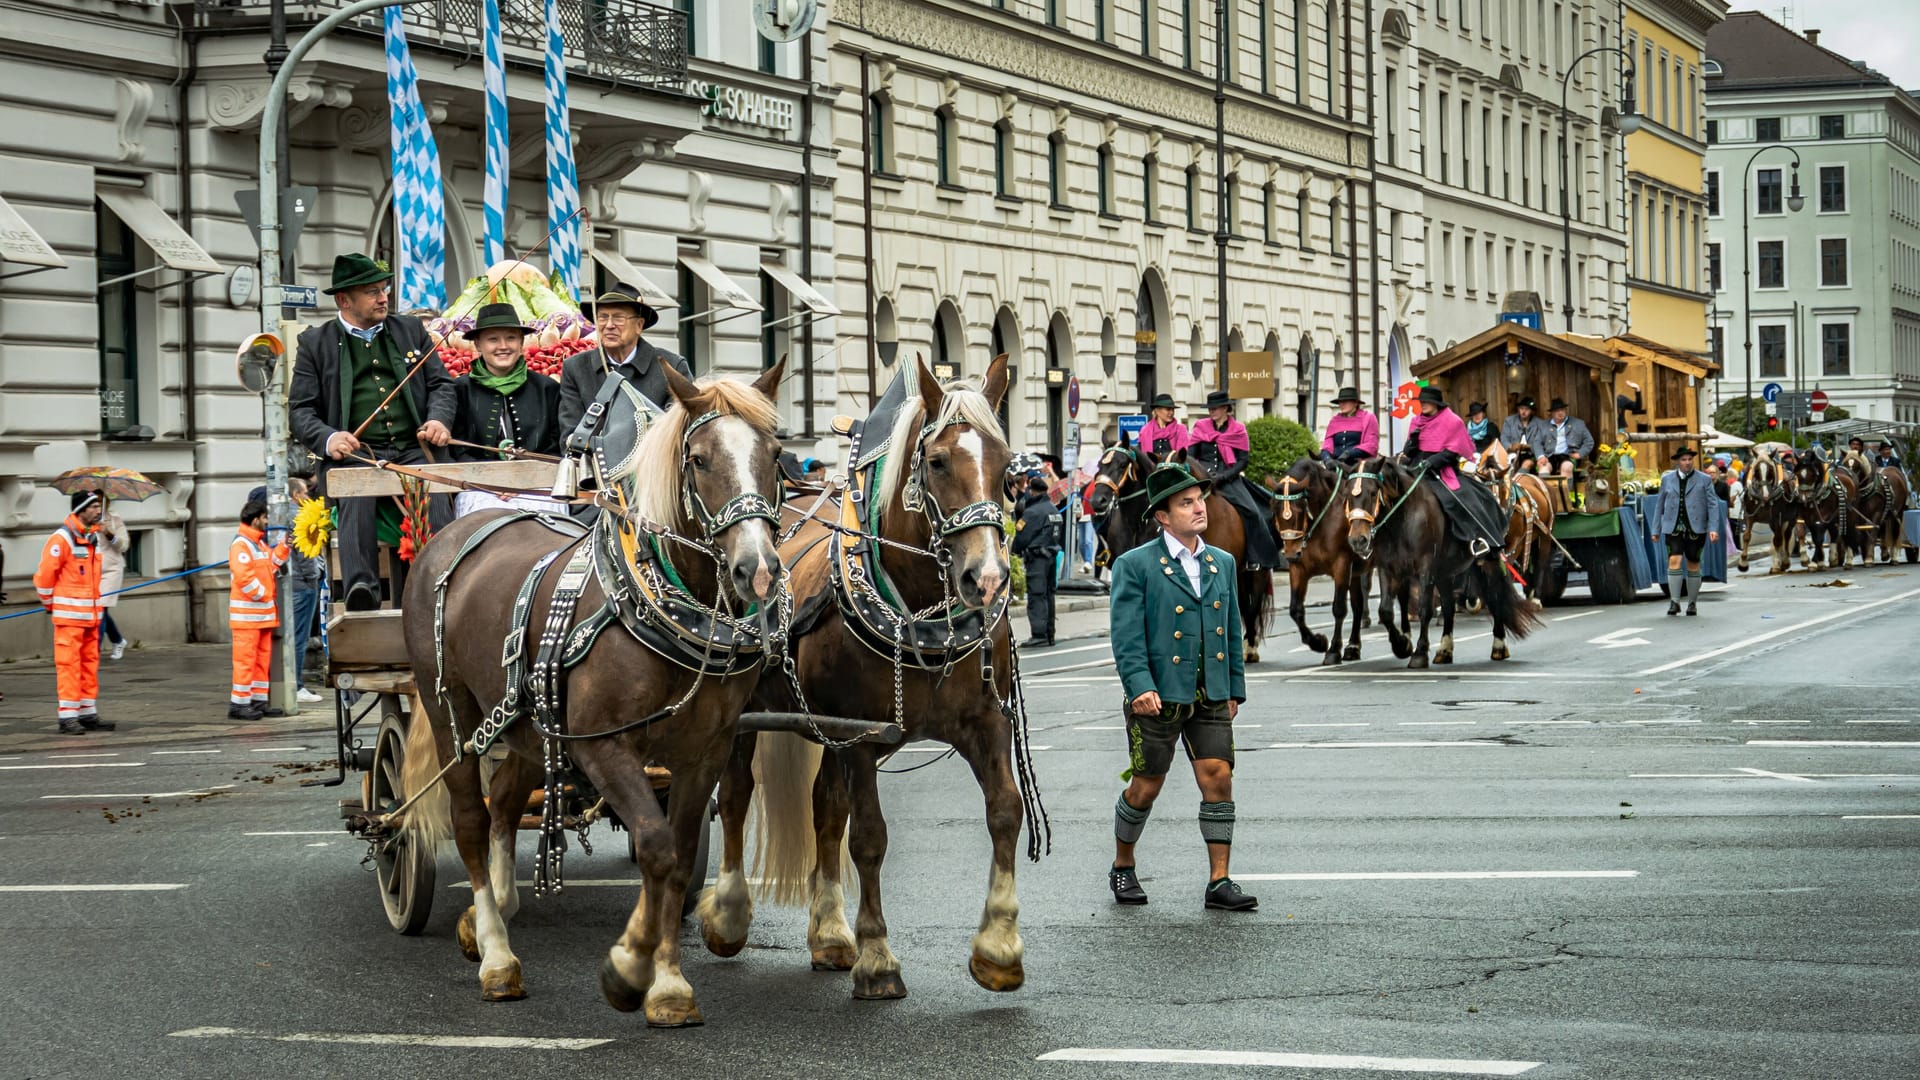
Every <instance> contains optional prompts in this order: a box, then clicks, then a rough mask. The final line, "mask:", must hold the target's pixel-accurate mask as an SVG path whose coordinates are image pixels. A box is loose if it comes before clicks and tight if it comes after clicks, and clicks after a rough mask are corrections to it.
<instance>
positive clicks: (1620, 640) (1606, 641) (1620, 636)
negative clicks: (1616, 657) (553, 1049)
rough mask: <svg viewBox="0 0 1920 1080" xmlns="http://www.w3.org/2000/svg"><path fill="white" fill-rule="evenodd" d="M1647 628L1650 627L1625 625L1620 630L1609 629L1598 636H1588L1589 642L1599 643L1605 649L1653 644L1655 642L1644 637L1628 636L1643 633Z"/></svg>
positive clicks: (1590, 643) (1591, 643)
mask: <svg viewBox="0 0 1920 1080" xmlns="http://www.w3.org/2000/svg"><path fill="white" fill-rule="evenodd" d="M1646 629H1648V628H1647V627H1644V626H1628V627H1623V628H1622V629H1619V630H1613V631H1609V632H1608V633H1605V634H1601V635H1600V636H1599V637H1597V638H1588V639H1587V644H1589V645H1598V646H1600V647H1601V648H1603V649H1624V648H1626V647H1627V646H1629V645H1651V644H1653V642H1651V641H1648V640H1647V639H1646V638H1643V637H1636V638H1630V637H1627V636H1626V635H1628V634H1638V633H1641V632H1642V631H1645V630H1646Z"/></svg>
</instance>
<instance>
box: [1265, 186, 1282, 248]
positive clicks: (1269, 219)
mask: <svg viewBox="0 0 1920 1080" xmlns="http://www.w3.org/2000/svg"><path fill="white" fill-rule="evenodd" d="M1274 192H1275V189H1274V186H1273V183H1272V181H1268V182H1267V185H1266V186H1265V187H1263V188H1261V189H1260V239H1262V240H1264V241H1266V242H1267V243H1269V244H1271V243H1273V242H1274V241H1275V240H1277V239H1279V236H1278V235H1277V234H1276V233H1275V231H1274V230H1275V229H1277V228H1278V224H1277V223H1276V222H1275V221H1274V217H1275V214H1274V202H1275V200H1276V198H1277V196H1276V195H1275V193H1274Z"/></svg>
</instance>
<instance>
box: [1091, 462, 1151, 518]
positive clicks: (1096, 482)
mask: <svg viewBox="0 0 1920 1080" xmlns="http://www.w3.org/2000/svg"><path fill="white" fill-rule="evenodd" d="M1115 454H1124V455H1125V456H1126V459H1127V467H1126V468H1124V469H1122V470H1121V471H1120V479H1119V481H1118V482H1115V481H1114V480H1111V479H1109V478H1108V477H1107V459H1108V458H1110V457H1112V456H1113V455H1115ZM1138 463H1139V462H1138V459H1136V458H1135V457H1134V456H1133V454H1131V453H1129V452H1128V451H1126V450H1122V449H1118V448H1116V449H1113V450H1109V451H1107V452H1106V453H1105V454H1103V455H1101V457H1100V475H1098V476H1096V477H1094V478H1093V486H1094V487H1104V488H1106V489H1107V490H1108V491H1111V492H1113V506H1111V507H1109V508H1108V509H1107V511H1106V513H1105V514H1101V515H1099V516H1101V517H1105V516H1107V514H1111V513H1113V511H1115V510H1117V509H1119V508H1120V505H1121V504H1122V503H1128V502H1132V501H1133V500H1135V499H1141V498H1145V497H1146V494H1147V489H1146V488H1144V487H1143V488H1141V489H1139V490H1138V491H1135V492H1134V493H1133V494H1131V495H1122V494H1121V491H1123V490H1124V489H1125V488H1126V486H1127V482H1128V481H1130V480H1132V479H1133V467H1134V466H1135V465H1136V464H1138Z"/></svg>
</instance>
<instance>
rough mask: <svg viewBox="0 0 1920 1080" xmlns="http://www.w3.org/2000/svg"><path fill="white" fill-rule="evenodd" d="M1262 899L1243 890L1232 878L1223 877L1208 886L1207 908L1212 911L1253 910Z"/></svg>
mask: <svg viewBox="0 0 1920 1080" xmlns="http://www.w3.org/2000/svg"><path fill="white" fill-rule="evenodd" d="M1259 906H1260V901H1259V900H1256V899H1254V898H1253V897H1251V896H1248V895H1247V894H1246V893H1244V892H1242V891H1241V889H1240V886H1239V885H1236V884H1234V880H1233V879H1232V878H1225V877H1223V878H1221V879H1220V880H1219V881H1216V882H1214V883H1213V884H1211V885H1209V886H1207V908H1208V910H1211V911H1252V910H1253V909H1254V908H1257V907H1259Z"/></svg>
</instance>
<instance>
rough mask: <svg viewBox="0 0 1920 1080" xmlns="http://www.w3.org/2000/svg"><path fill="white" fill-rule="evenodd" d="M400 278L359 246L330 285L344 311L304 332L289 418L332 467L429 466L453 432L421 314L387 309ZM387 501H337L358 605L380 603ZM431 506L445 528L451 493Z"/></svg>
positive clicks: (352, 601)
mask: <svg viewBox="0 0 1920 1080" xmlns="http://www.w3.org/2000/svg"><path fill="white" fill-rule="evenodd" d="M392 283H393V271H392V270H390V269H388V268H387V264H386V263H384V262H376V261H375V260H373V259H370V258H368V257H367V256H365V255H362V254H358V253H355V254H350V255H342V256H340V257H339V258H337V259H335V260H333V281H332V283H331V284H330V285H329V286H328V287H327V288H326V289H325V290H324V291H325V292H326V294H327V295H328V296H331V297H333V298H334V302H335V303H336V304H338V305H339V307H340V314H339V317H338V318H335V319H330V320H328V321H327V322H325V323H322V324H321V325H319V326H311V327H308V328H307V329H306V330H304V331H302V332H301V334H300V346H299V351H298V353H297V354H296V356H295V358H294V365H293V388H292V390H291V391H290V392H289V393H288V395H287V406H288V410H289V417H288V419H289V420H290V421H291V423H292V426H293V435H294V437H295V438H297V439H299V440H300V441H301V442H302V443H304V444H305V445H306V447H307V449H309V450H311V451H313V453H314V454H315V455H316V456H318V457H319V458H320V459H321V461H322V463H323V467H324V468H325V469H326V470H327V471H328V472H331V471H332V470H333V469H335V468H339V467H343V466H352V465H356V464H364V461H361V462H356V461H354V460H352V458H351V457H349V455H352V456H354V457H359V458H368V457H373V458H379V459H380V460H382V461H394V462H398V463H400V464H403V465H418V464H422V463H424V462H425V461H426V460H427V457H426V451H425V449H424V448H425V447H426V446H445V445H447V442H448V440H450V439H452V438H453V428H452V425H453V415H454V392H453V380H452V379H450V378H448V377H447V369H446V368H444V367H442V366H441V364H440V357H439V354H438V353H437V352H436V348H437V346H436V345H435V343H434V341H433V339H432V337H431V336H429V335H428V333H427V328H426V327H425V326H423V325H422V324H421V322H420V320H419V319H415V318H411V317H409V316H406V315H395V314H391V313H390V312H389V311H388V306H389V303H390V298H391V296H392ZM415 368H418V369H419V370H418V372H415V370H414V369H415ZM409 376H412V377H411V378H409ZM396 387H398V388H399V391H398V392H397V393H396V392H395V388H396ZM321 481H322V483H323V484H324V483H325V474H324V473H323V474H322V477H321ZM381 502H382V500H380V499H371V498H368V499H341V500H339V501H338V502H337V503H336V504H335V505H336V506H337V508H338V510H339V521H340V528H339V541H340V569H341V576H342V577H344V578H345V579H346V586H347V592H346V604H347V610H349V611H367V610H371V609H373V608H377V607H379V606H380V577H379V570H378V566H379V561H378V559H379V536H378V533H377V531H376V521H375V519H376V517H377V515H378V513H379V509H380V504H381ZM432 508H433V512H432V518H431V520H432V521H433V523H434V524H435V526H436V527H437V526H438V525H442V524H445V522H446V521H447V520H448V519H449V518H450V517H451V516H452V507H451V506H450V505H449V504H448V501H447V499H446V497H445V496H434V498H433V502H432Z"/></svg>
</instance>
